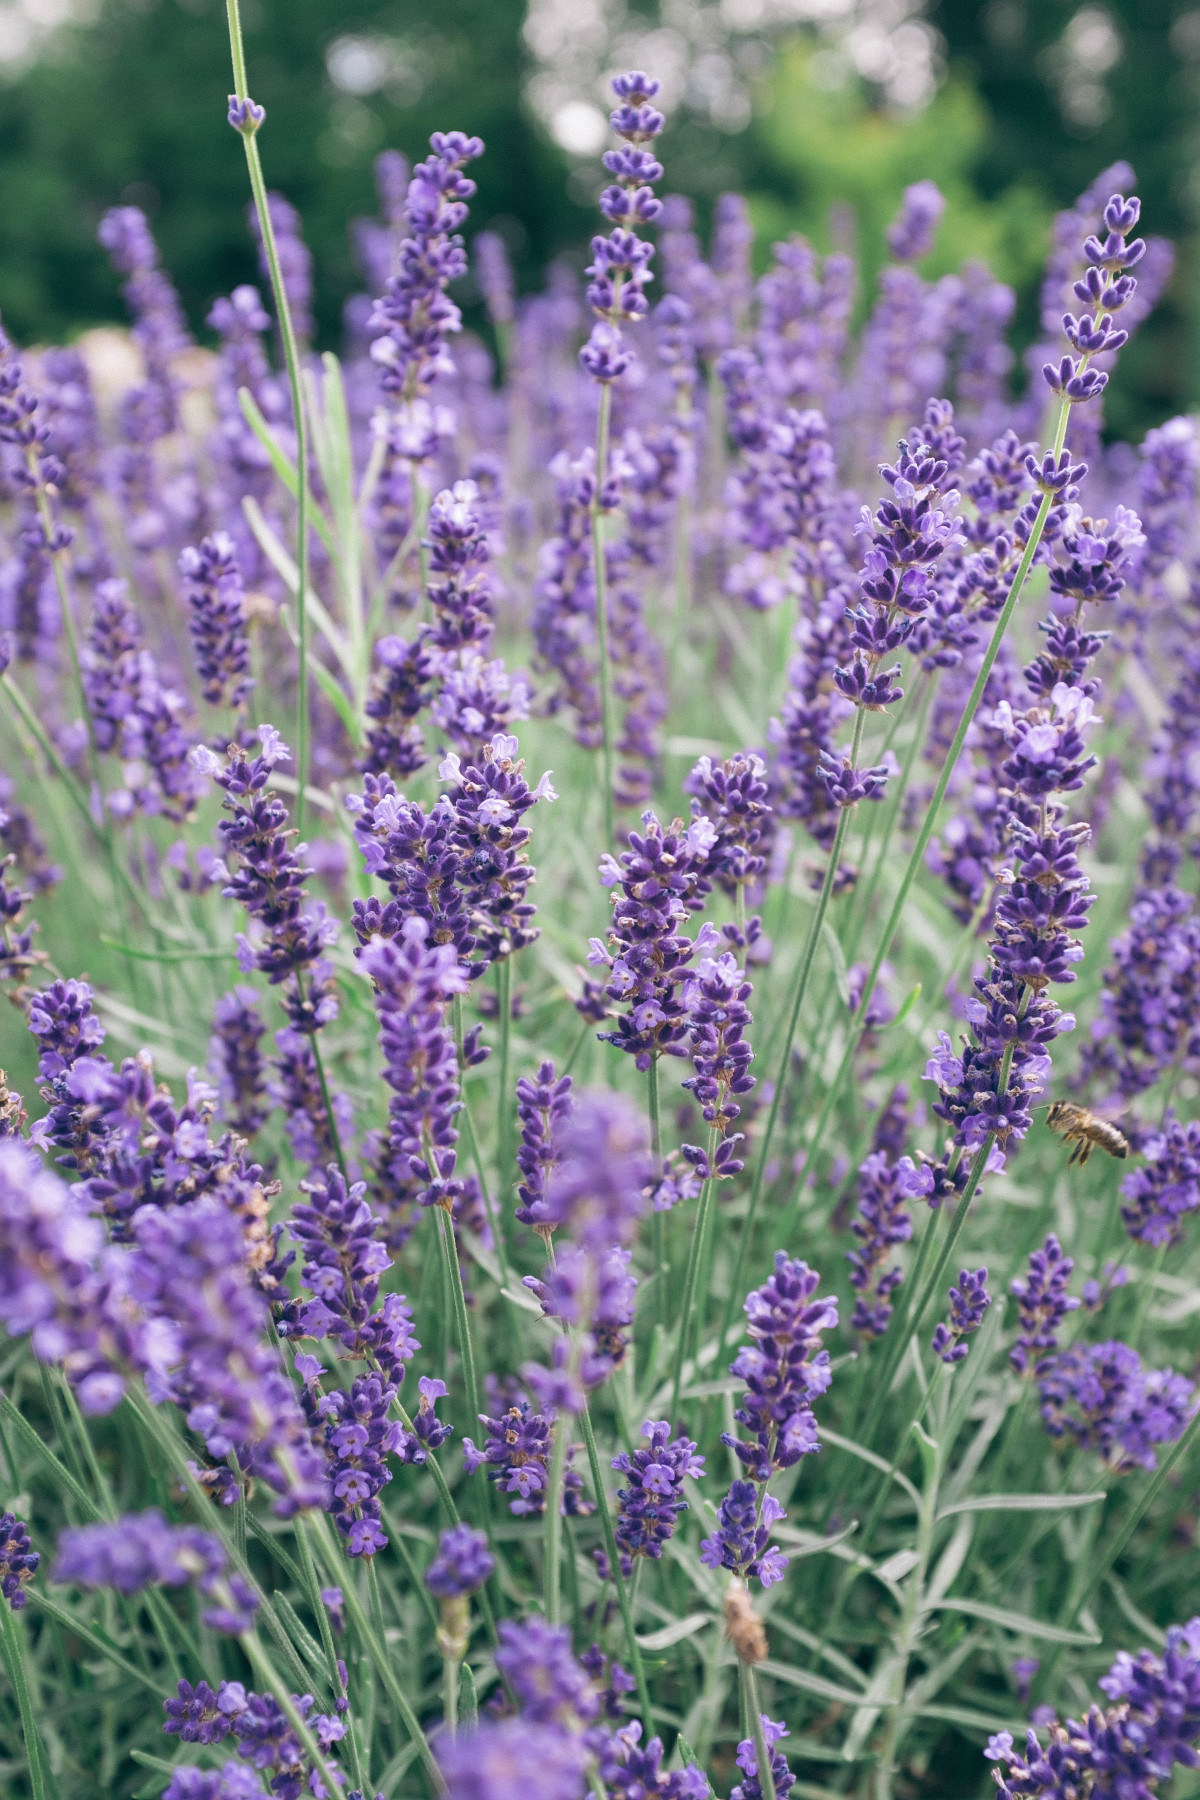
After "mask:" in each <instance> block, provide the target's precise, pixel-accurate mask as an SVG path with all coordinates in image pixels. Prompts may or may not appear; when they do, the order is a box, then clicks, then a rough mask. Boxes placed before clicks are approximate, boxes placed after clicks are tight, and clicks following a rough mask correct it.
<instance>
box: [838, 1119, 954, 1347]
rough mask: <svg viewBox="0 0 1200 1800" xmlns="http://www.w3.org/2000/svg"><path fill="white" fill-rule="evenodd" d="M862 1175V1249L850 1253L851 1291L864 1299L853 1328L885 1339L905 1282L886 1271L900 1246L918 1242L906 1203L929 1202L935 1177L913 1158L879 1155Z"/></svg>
mask: <svg viewBox="0 0 1200 1800" xmlns="http://www.w3.org/2000/svg"><path fill="white" fill-rule="evenodd" d="M876 1129H877V1130H878V1127H877V1128H876ZM858 1174H859V1182H858V1214H857V1217H856V1218H855V1219H854V1220H853V1222H852V1223H851V1226H850V1229H851V1231H852V1232H853V1233H854V1235H855V1237H856V1238H857V1239H858V1240H859V1243H860V1245H861V1246H862V1247H861V1249H858V1250H848V1251H847V1252H846V1260H847V1262H848V1263H849V1264H850V1285H851V1287H852V1288H853V1289H854V1290H855V1292H856V1294H857V1295H858V1298H857V1300H856V1301H855V1303H854V1311H853V1313H852V1314H851V1316H850V1328H851V1330H852V1331H861V1332H863V1333H864V1334H865V1335H866V1336H868V1337H882V1336H883V1333H884V1332H885V1331H886V1330H887V1328H888V1324H889V1322H890V1320H891V1317H892V1300H891V1296H892V1294H894V1293H895V1291H896V1289H897V1288H898V1287H899V1286H900V1283H901V1281H902V1279H903V1275H902V1272H901V1270H900V1269H899V1268H895V1267H893V1268H891V1269H887V1268H885V1265H886V1263H887V1260H888V1257H889V1255H890V1254H891V1251H892V1249H893V1248H894V1246H895V1245H897V1244H906V1243H907V1242H908V1241H909V1239H910V1238H911V1237H912V1230H913V1227H912V1218H911V1216H910V1214H909V1211H908V1207H907V1204H906V1202H908V1201H909V1200H917V1199H928V1198H929V1195H930V1193H931V1192H932V1189H933V1176H932V1173H931V1171H930V1170H929V1169H928V1168H927V1167H921V1168H918V1167H917V1165H916V1164H915V1163H914V1162H913V1160H912V1158H911V1156H901V1157H899V1158H898V1159H895V1160H893V1159H891V1158H889V1157H888V1156H887V1155H886V1154H885V1153H884V1152H882V1151H878V1150H876V1151H873V1152H872V1153H871V1155H870V1156H868V1157H867V1159H866V1161H865V1162H863V1163H861V1164H860V1165H859V1170H858Z"/></svg>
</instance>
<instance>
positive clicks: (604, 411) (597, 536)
mask: <svg viewBox="0 0 1200 1800" xmlns="http://www.w3.org/2000/svg"><path fill="white" fill-rule="evenodd" d="M611 419H612V387H611V385H610V384H609V383H608V382H605V383H604V384H603V386H602V387H601V389H600V411H599V415H598V417H597V420H596V497H595V499H594V500H593V501H592V567H593V571H594V577H595V587H596V646H597V649H598V651H599V655H600V720H601V728H602V730H603V732H604V741H603V744H602V745H601V752H600V754H601V767H602V769H603V773H604V842H605V844H609V845H610V844H612V843H613V841H614V840H615V837H616V821H615V818H614V813H613V805H614V796H613V735H614V734H613V703H612V670H611V669H610V668H609V664H608V570H607V567H606V566H605V556H604V512H603V510H602V506H601V502H602V499H603V496H604V484H605V481H606V480H607V478H608V435H609V426H610V423H611Z"/></svg>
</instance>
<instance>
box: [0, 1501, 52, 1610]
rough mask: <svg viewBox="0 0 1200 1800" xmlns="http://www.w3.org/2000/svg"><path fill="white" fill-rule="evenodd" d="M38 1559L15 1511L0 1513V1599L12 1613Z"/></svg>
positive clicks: (21, 1602)
mask: <svg viewBox="0 0 1200 1800" xmlns="http://www.w3.org/2000/svg"><path fill="white" fill-rule="evenodd" d="M41 1560H42V1559H41V1557H40V1555H39V1554H38V1552H37V1551H36V1550H35V1549H34V1548H33V1545H32V1544H31V1543H30V1541H29V1532H28V1530H27V1529H26V1527H25V1525H24V1523H23V1522H22V1520H20V1519H18V1518H17V1517H16V1515H15V1513H10V1512H6V1513H0V1599H3V1600H7V1601H8V1604H9V1605H10V1606H11V1607H12V1609H13V1611H14V1612H20V1610H21V1608H22V1607H23V1606H24V1605H25V1588H26V1586H27V1584H28V1583H29V1582H30V1581H32V1580H33V1576H34V1571H35V1570H36V1569H37V1566H38V1564H39V1563H40V1562H41Z"/></svg>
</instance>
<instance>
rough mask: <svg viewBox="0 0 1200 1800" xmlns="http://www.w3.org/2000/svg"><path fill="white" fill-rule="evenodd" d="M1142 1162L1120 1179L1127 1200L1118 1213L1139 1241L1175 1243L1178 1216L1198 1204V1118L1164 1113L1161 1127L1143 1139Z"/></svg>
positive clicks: (1182, 1216)
mask: <svg viewBox="0 0 1200 1800" xmlns="http://www.w3.org/2000/svg"><path fill="white" fill-rule="evenodd" d="M1142 1153H1143V1155H1144V1156H1145V1158H1146V1163H1145V1167H1144V1168H1141V1169H1133V1170H1131V1172H1130V1173H1129V1174H1128V1175H1127V1176H1126V1177H1125V1179H1124V1181H1123V1182H1122V1183H1121V1192H1122V1194H1123V1195H1124V1197H1125V1199H1126V1201H1127V1202H1128V1204H1127V1205H1125V1206H1123V1207H1122V1208H1121V1217H1122V1219H1124V1221H1125V1227H1126V1230H1127V1231H1128V1232H1129V1235H1130V1237H1131V1238H1134V1239H1135V1240H1136V1241H1137V1242H1139V1243H1142V1244H1154V1245H1155V1246H1160V1245H1164V1244H1174V1243H1178V1241H1179V1239H1180V1238H1181V1237H1182V1235H1183V1225H1182V1221H1183V1220H1184V1219H1185V1218H1186V1217H1187V1215H1188V1214H1189V1213H1192V1212H1195V1210H1196V1208H1197V1207H1198V1206H1200V1124H1197V1123H1196V1121H1195V1120H1192V1121H1190V1122H1189V1123H1188V1124H1186V1125H1185V1124H1182V1123H1181V1122H1180V1120H1178V1119H1176V1118H1174V1117H1172V1116H1170V1115H1168V1117H1167V1118H1166V1119H1165V1120H1164V1122H1163V1129H1162V1130H1161V1131H1160V1132H1158V1133H1157V1134H1156V1135H1155V1136H1153V1137H1152V1138H1150V1140H1149V1141H1148V1142H1147V1143H1145V1144H1143V1146H1142Z"/></svg>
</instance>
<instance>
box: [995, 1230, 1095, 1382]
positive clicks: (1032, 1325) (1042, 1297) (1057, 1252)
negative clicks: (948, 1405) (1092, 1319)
mask: <svg viewBox="0 0 1200 1800" xmlns="http://www.w3.org/2000/svg"><path fill="white" fill-rule="evenodd" d="M1074 1267H1075V1264H1074V1262H1073V1261H1072V1259H1071V1258H1070V1257H1069V1256H1067V1255H1065V1254H1064V1252H1063V1247H1062V1245H1061V1244H1060V1243H1059V1241H1058V1239H1057V1238H1056V1237H1055V1235H1054V1233H1053V1232H1051V1233H1050V1235H1049V1237H1048V1238H1047V1239H1046V1242H1045V1244H1044V1246H1043V1247H1042V1249H1040V1250H1034V1251H1033V1252H1032V1253H1031V1254H1030V1258H1029V1273H1028V1275H1018V1276H1017V1277H1016V1279H1015V1280H1014V1281H1013V1282H1012V1284H1011V1286H1010V1290H1009V1291H1010V1292H1011V1294H1012V1295H1013V1297H1014V1299H1015V1300H1016V1302H1017V1309H1018V1312H1019V1315H1020V1329H1019V1332H1018V1336H1017V1341H1016V1343H1015V1344H1014V1345H1013V1347H1012V1349H1011V1350H1010V1351H1009V1353H1008V1360H1009V1362H1010V1363H1011V1364H1012V1366H1013V1368H1014V1369H1015V1370H1016V1371H1017V1374H1018V1375H1026V1376H1033V1375H1037V1374H1040V1373H1041V1370H1042V1368H1043V1366H1046V1367H1048V1366H1049V1364H1050V1361H1051V1360H1052V1357H1053V1352H1054V1351H1056V1350H1057V1348H1058V1333H1059V1329H1060V1327H1061V1325H1062V1322H1063V1320H1064V1319H1065V1318H1066V1316H1067V1314H1068V1313H1069V1312H1075V1311H1076V1310H1077V1309H1078V1307H1079V1301H1078V1300H1076V1299H1074V1298H1072V1296H1071V1295H1069V1294H1068V1293H1067V1283H1068V1281H1069V1280H1070V1279H1071V1274H1072V1271H1073V1270H1074Z"/></svg>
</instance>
